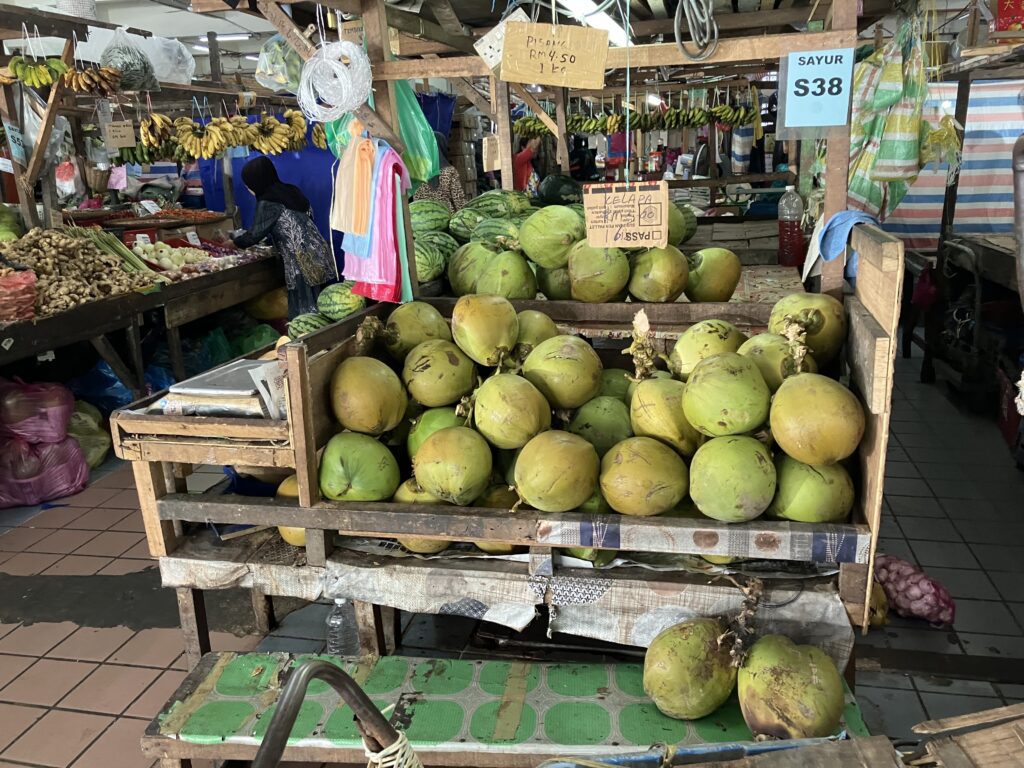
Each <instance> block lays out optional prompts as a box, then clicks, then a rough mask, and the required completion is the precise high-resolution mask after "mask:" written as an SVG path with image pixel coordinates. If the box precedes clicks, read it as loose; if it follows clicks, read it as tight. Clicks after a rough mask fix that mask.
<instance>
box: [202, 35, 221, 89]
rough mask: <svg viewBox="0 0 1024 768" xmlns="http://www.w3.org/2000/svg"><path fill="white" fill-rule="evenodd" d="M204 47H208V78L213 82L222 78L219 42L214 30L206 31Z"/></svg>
mask: <svg viewBox="0 0 1024 768" xmlns="http://www.w3.org/2000/svg"><path fill="white" fill-rule="evenodd" d="M206 47H207V48H209V49H210V51H209V53H210V79H211V80H213V82H215V83H219V82H221V80H222V75H221V68H220V43H218V42H217V33H216V32H207V33H206Z"/></svg>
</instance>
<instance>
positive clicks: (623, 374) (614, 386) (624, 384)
mask: <svg viewBox="0 0 1024 768" xmlns="http://www.w3.org/2000/svg"><path fill="white" fill-rule="evenodd" d="M632 383H633V382H631V381H630V380H629V371H624V370H622V369H621V368H606V369H605V370H603V371H601V389H600V391H599V392H598V395H600V396H601V397H614V398H616V399H618V400H621V401H622V402H624V403H625V404H626V405H629V385H630V384H632Z"/></svg>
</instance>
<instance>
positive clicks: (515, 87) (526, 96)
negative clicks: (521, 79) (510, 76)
mask: <svg viewBox="0 0 1024 768" xmlns="http://www.w3.org/2000/svg"><path fill="white" fill-rule="evenodd" d="M508 86H509V88H511V89H512V92H513V93H515V95H516V96H518V97H519V98H520V99H522V100H523V101H524V102H526V106H528V107H529V108H530V109H531V110H532V111H533V114H535V115H536V116H537V117H539V118H540V121H541V122H542V123H544V125H546V126H547V129H548V130H549V131H551V133H553V134H554V135H555V136H558V124H557V123H556V122H555V121H554V120H552V119H551V115H549V114H548V113H547V111H546V110H545V109H544V107H542V106H541V105H540V103H539V102H538V101H537V100H536V99H535V98H533V94H532V93H530V92H529V91H528V90H526V88H524V87H523V86H522V84H520V83H509V84H508Z"/></svg>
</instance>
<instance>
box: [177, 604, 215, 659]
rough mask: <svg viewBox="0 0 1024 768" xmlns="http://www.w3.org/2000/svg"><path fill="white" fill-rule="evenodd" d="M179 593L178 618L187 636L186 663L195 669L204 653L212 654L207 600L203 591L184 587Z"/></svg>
mask: <svg viewBox="0 0 1024 768" xmlns="http://www.w3.org/2000/svg"><path fill="white" fill-rule="evenodd" d="M174 591H175V592H177V593H178V616H179V618H180V619H181V631H182V634H184V636H185V661H186V662H187V663H188V668H189V669H190V670H191V669H195V668H196V666H197V665H198V664H199V660H200V659H202V658H203V654H204V653H209V652H210V628H209V626H208V625H207V623H206V600H205V599H204V597H203V590H201V589H189V588H188V587H182V588H179V589H176V590H174Z"/></svg>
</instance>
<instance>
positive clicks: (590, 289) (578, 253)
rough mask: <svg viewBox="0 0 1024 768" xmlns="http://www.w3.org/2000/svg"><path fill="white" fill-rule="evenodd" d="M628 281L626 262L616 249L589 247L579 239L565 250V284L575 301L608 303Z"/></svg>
mask: <svg viewBox="0 0 1024 768" xmlns="http://www.w3.org/2000/svg"><path fill="white" fill-rule="evenodd" d="M628 282H629V259H627V258H626V254H624V253H623V252H622V251H620V250H619V249H618V248H592V247H590V246H589V245H587V241H586V240H581V241H580V242H578V243H576V245H574V246H573V247H572V248H570V249H569V285H570V287H571V290H572V297H573V298H574V299H576V301H586V302H590V303H592V304H600V303H603V302H606V301H611V300H612V299H614V298H615V297H616V296H617V295H618V294H619V293H620V292H621V291H622V290H623V289H624V288H625V287H626V284H627V283H628Z"/></svg>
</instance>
